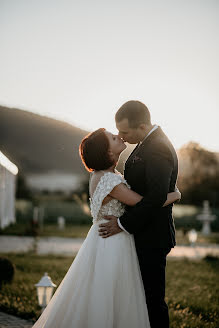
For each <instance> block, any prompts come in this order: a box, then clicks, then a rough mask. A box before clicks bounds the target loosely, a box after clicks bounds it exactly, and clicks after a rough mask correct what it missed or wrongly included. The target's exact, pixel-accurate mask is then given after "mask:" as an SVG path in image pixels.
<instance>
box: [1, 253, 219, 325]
mask: <svg viewBox="0 0 219 328" xmlns="http://www.w3.org/2000/svg"><path fill="white" fill-rule="evenodd" d="M1 255H2V256H5V255H3V254H0V256H1ZM7 257H8V258H9V259H10V260H11V261H12V262H13V263H14V264H15V265H16V274H15V278H14V281H13V282H12V284H11V285H4V286H3V287H2V290H1V293H0V310H2V311H6V312H8V313H12V314H16V315H19V316H20V317H23V318H29V319H34V320H35V319H36V318H37V317H38V316H39V314H40V309H39V308H38V305H37V297H36V290H35V287H34V284H35V283H37V282H38V281H39V279H40V278H41V276H42V275H43V274H44V272H48V274H49V275H50V276H51V278H52V280H53V281H54V283H56V284H57V285H59V283H60V282H61V280H62V279H63V277H64V275H65V273H66V272H67V270H68V268H69V266H70V264H71V263H72V259H71V258H66V257H62V256H37V255H32V254H21V255H16V254H9V255H7ZM218 272H219V260H218V259H214V258H213V259H211V258H209V259H208V260H202V261H194V262H192V261H187V260H172V259H171V260H168V265H167V292H166V295H167V302H168V304H169V310H170V319H171V328H204V327H205V328H216V327H219V318H218V314H217V313H218V312H219V308H218V295H219V276H218Z"/></svg>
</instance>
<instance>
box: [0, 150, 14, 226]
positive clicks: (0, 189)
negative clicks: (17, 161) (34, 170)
mask: <svg viewBox="0 0 219 328" xmlns="http://www.w3.org/2000/svg"><path fill="white" fill-rule="evenodd" d="M17 173H18V168H17V166H16V165H14V164H13V163H12V162H11V161H9V159H8V158H7V157H6V156H5V155H4V154H3V153H2V152H1V151H0V228H1V229H4V228H5V227H7V226H8V225H9V224H10V223H14V222H15V221H16V218H15V187H16V175H17Z"/></svg>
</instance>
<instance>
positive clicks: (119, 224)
mask: <svg viewBox="0 0 219 328" xmlns="http://www.w3.org/2000/svg"><path fill="white" fill-rule="evenodd" d="M157 128H158V125H155V126H154V127H153V128H152V129H151V130H150V131H149V132H148V134H147V135H146V136H145V138H144V139H143V140H142V141H140V142H139V144H138V147H140V146H141V144H142V143H143V142H144V141H145V140H146V139H147V137H149V135H150V134H151V133H152V132H154V131H155V130H157ZM117 222H118V226H119V227H120V229H122V230H124V231H125V232H127V233H128V234H129V232H128V231H127V230H125V228H124V227H123V226H122V224H121V222H120V220H119V218H118V219H117Z"/></svg>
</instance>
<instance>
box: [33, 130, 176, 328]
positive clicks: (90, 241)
mask: <svg viewBox="0 0 219 328" xmlns="http://www.w3.org/2000/svg"><path fill="white" fill-rule="evenodd" d="M125 148H126V145H125V144H124V142H123V141H122V139H121V138H119V136H117V135H113V134H111V133H110V132H108V131H106V130H105V129H98V130H96V131H95V132H93V133H90V134H89V135H88V136H86V137H85V138H84V139H83V140H82V142H81V144H80V148H79V151H80V155H81V159H82V162H83V164H84V165H85V167H86V169H87V170H88V171H89V172H91V178H90V185H89V189H90V197H91V198H90V206H91V214H92V218H93V225H92V226H91V228H90V230H89V232H88V234H87V237H86V239H85V241H84V243H83V244H82V246H81V248H80V250H79V252H78V254H77V256H76V257H75V260H74V261H73V263H72V264H71V266H70V268H69V270H68V272H67V273H66V275H65V277H64V278H63V280H62V282H61V283H60V285H59V287H58V288H57V290H56V292H55V293H54V295H53V297H52V299H51V301H50V303H49V304H48V305H47V307H46V309H45V310H44V312H43V313H42V314H41V316H40V317H39V319H38V320H37V321H36V323H35V324H34V326H33V328H124V327H126V328H133V327H138V328H150V323H149V318H148V312H147V305H146V299H145V293H144V287H143V282H142V279H141V273H140V268H139V264H138V258H137V255H136V250H135V244H134V239H133V236H132V235H130V234H127V233H126V232H125V231H122V232H121V233H119V234H116V235H113V236H112V237H110V238H102V237H100V236H99V233H98V229H99V224H100V223H103V222H106V220H105V219H104V216H105V215H114V216H116V217H119V216H121V215H122V214H123V213H124V210H125V205H129V206H134V205H135V204H137V203H138V202H139V201H140V200H141V199H142V196H141V195H139V194H137V193H135V192H134V191H132V190H130V188H129V186H128V184H127V182H126V181H125V179H124V178H123V176H122V175H121V174H120V173H119V172H117V171H116V169H115V167H116V164H117V162H118V158H119V155H120V153H121V152H122V151H123V150H124V149H125ZM179 198H180V192H178V191H175V192H172V193H169V194H168V195H167V200H166V202H165V203H164V204H163V206H166V205H168V204H170V203H173V202H174V201H176V200H178V199H179ZM136 220H137V218H136ZM60 265H61V263H60Z"/></svg>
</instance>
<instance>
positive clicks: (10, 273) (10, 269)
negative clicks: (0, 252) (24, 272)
mask: <svg viewBox="0 0 219 328" xmlns="http://www.w3.org/2000/svg"><path fill="white" fill-rule="evenodd" d="M14 273H15V266H14V264H13V263H12V262H11V261H10V260H8V259H7V258H4V257H0V288H1V286H2V284H3V283H11V282H12V280H13V278H14Z"/></svg>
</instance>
